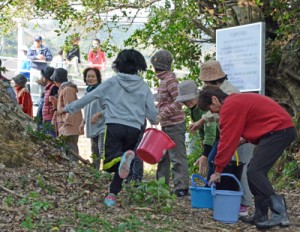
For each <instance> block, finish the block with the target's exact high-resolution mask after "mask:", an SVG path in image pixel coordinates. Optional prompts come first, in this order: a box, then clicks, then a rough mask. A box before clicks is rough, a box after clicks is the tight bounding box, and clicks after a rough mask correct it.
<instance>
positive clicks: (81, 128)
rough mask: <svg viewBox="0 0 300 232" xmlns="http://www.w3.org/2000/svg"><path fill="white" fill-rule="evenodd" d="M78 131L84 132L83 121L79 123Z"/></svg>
mask: <svg viewBox="0 0 300 232" xmlns="http://www.w3.org/2000/svg"><path fill="white" fill-rule="evenodd" d="M79 132H80V133H82V134H83V133H84V122H82V123H81V124H80V126H79Z"/></svg>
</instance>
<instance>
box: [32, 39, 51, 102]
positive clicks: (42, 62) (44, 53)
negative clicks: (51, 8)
mask: <svg viewBox="0 0 300 232" xmlns="http://www.w3.org/2000/svg"><path fill="white" fill-rule="evenodd" d="M27 59H28V60H30V61H31V68H30V92H31V95H32V98H33V103H34V104H35V105H41V101H42V99H41V98H40V96H41V95H42V93H43V92H44V86H42V85H38V83H36V82H37V80H39V79H40V77H41V70H42V69H43V68H45V67H46V66H47V62H50V61H51V60H52V54H51V51H50V49H49V48H47V47H46V46H45V45H43V39H42V37H41V36H39V35H38V36H36V37H34V44H33V45H32V46H31V47H30V48H29V49H28V52H27Z"/></svg>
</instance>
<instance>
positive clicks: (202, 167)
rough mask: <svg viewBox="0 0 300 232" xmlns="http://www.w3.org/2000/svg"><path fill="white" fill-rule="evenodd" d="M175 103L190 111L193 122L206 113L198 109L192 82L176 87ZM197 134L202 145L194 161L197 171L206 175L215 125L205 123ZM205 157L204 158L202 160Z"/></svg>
mask: <svg viewBox="0 0 300 232" xmlns="http://www.w3.org/2000/svg"><path fill="white" fill-rule="evenodd" d="M176 102H181V103H183V104H184V105H186V106H187V107H188V108H189V109H190V113H191V118H192V121H193V122H196V121H198V120H199V119H201V118H202V115H203V114H205V113H206V111H203V110H201V109H200V108H198V106H197V103H198V87H197V85H196V83H195V82H194V81H193V80H186V81H183V82H181V83H180V84H179V85H178V96H177V98H176ZM198 131H199V134H200V139H201V144H202V149H203V152H202V155H201V157H200V158H199V159H197V161H196V163H195V164H196V165H199V171H200V172H201V174H202V175H205V174H206V167H207V157H208V155H209V153H210V151H211V149H212V147H213V145H214V143H215V140H216V136H218V135H217V134H218V133H217V123H215V122H212V123H209V124H208V123H205V124H204V125H203V126H201V127H200V128H199V130H198ZM204 157H206V158H204Z"/></svg>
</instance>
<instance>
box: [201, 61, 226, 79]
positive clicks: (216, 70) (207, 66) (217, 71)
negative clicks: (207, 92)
mask: <svg viewBox="0 0 300 232" xmlns="http://www.w3.org/2000/svg"><path fill="white" fill-rule="evenodd" d="M225 76H226V74H225V73H224V72H223V70H222V68H221V65H220V62H219V61H216V60H209V61H206V62H205V63H204V64H202V65H201V68H200V76H199V79H200V80H201V81H215V80H218V79H220V78H222V77H225Z"/></svg>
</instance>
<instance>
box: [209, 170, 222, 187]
mask: <svg viewBox="0 0 300 232" xmlns="http://www.w3.org/2000/svg"><path fill="white" fill-rule="evenodd" d="M220 181H221V173H219V172H215V173H214V174H212V175H211V176H210V179H209V182H208V185H211V184H212V183H214V182H220Z"/></svg>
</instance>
